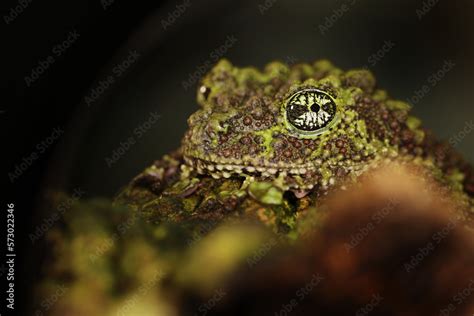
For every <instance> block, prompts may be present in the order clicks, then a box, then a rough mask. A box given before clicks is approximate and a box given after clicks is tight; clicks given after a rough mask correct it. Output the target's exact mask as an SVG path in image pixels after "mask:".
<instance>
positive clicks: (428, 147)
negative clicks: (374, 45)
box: [119, 60, 474, 230]
mask: <svg viewBox="0 0 474 316" xmlns="http://www.w3.org/2000/svg"><path fill="white" fill-rule="evenodd" d="M303 89H318V90H321V91H324V92H325V93H327V94H329V95H330V96H331V97H332V98H333V100H334V101H335V103H336V106H337V116H336V119H335V121H334V123H333V124H331V125H330V127H329V128H327V129H326V130H324V131H322V132H321V133H319V134H317V135H307V134H304V133H299V132H298V131H296V130H295V129H294V128H291V126H290V125H289V123H288V122H287V121H286V120H285V115H284V109H285V106H286V103H287V100H288V99H289V98H290V97H291V96H292V95H294V93H296V92H298V91H301V90H303ZM197 102H198V104H199V105H200V108H199V109H198V110H197V111H196V112H195V113H194V114H192V115H191V116H190V118H189V119H188V125H189V128H188V130H187V132H186V133H185V136H184V138H183V140H182V145H181V147H180V148H179V150H178V151H177V152H176V153H174V154H172V155H171V156H167V157H165V159H164V160H161V161H158V162H156V163H155V164H154V165H153V166H151V167H150V168H148V169H147V170H145V171H144V172H143V173H142V174H140V175H139V176H138V177H137V178H135V180H134V181H133V183H132V185H131V186H130V187H129V188H127V189H126V190H124V191H123V192H122V193H121V194H120V196H119V200H121V201H122V202H125V203H126V204H129V205H132V206H134V207H135V208H136V209H139V210H141V211H142V212H144V213H145V214H149V215H150V216H151V218H153V219H156V220H159V221H161V220H162V219H166V218H169V217H171V218H174V219H176V218H185V217H189V216H191V217H196V218H200V219H204V220H205V219H219V218H222V217H226V216H227V215H224V214H227V213H233V212H234V213H236V214H237V215H241V214H247V213H252V214H256V213H258V212H262V210H264V211H265V212H267V211H269V212H267V213H266V215H262V214H261V213H260V214H259V215H258V216H259V217H260V218H264V219H265V220H268V221H275V219H274V217H275V216H271V215H269V214H273V215H275V214H278V215H277V216H276V222H279V224H282V223H284V225H283V226H286V229H288V227H289V228H290V230H291V228H292V227H293V225H292V224H291V223H293V222H294V220H295V218H296V217H297V216H298V213H301V212H302V211H305V210H307V208H308V207H311V206H318V205H320V204H321V203H319V202H320V201H321V200H322V199H323V198H324V196H325V195H326V194H327V193H328V192H329V191H330V190H332V189H335V188H340V187H342V188H344V186H345V185H346V184H347V183H351V182H356V180H357V179H358V177H359V176H361V175H363V174H365V173H366V172H367V171H369V170H371V169H373V168H376V167H377V166H380V165H383V164H384V163H387V162H389V163H390V162H391V161H398V162H400V163H402V164H411V165H415V166H417V167H420V168H421V169H423V170H424V171H423V172H422V173H423V174H428V175H430V176H432V177H434V178H435V179H436V180H437V181H438V182H440V183H441V184H442V185H443V186H444V187H446V188H447V190H448V191H449V194H454V195H455V198H456V199H457V200H458V201H459V202H460V204H462V205H463V209H464V210H465V211H463V213H464V214H468V216H466V218H470V217H471V216H470V214H472V205H473V203H472V196H473V195H474V177H473V172H472V169H471V167H470V166H469V165H468V164H467V163H465V162H464V160H463V159H462V158H461V157H460V156H459V155H458V154H456V153H455V152H454V151H453V150H452V149H451V148H450V147H449V146H447V145H445V144H443V143H441V142H438V141H436V140H435V139H434V138H433V137H432V136H431V135H430V133H429V132H428V131H426V130H425V129H424V128H422V126H421V121H420V120H419V119H417V118H415V117H414V116H411V115H410V106H409V105H408V104H407V103H405V102H403V101H399V100H395V99H392V98H391V97H390V96H389V95H388V94H387V92H386V91H384V90H380V89H378V88H377V87H376V81H375V78H374V76H373V74H372V73H371V72H369V71H367V70H350V71H346V72H344V71H342V70H341V69H339V68H337V67H335V66H333V65H332V64H331V63H330V62H329V61H326V60H322V61H317V62H315V63H313V64H297V65H292V66H289V65H286V64H283V63H280V62H272V63H270V64H268V65H267V66H266V67H265V68H264V70H263V71H259V70H258V69H256V68H253V67H247V68H238V67H235V66H233V65H232V64H231V63H230V62H229V61H227V60H221V61H220V62H219V63H218V64H217V65H216V66H215V67H214V68H213V69H211V70H210V71H209V73H208V74H207V75H205V76H204V78H203V79H202V81H201V84H200V86H199V87H198V91H197ZM208 202H209V205H208ZM211 202H212V203H211ZM249 210H252V211H249ZM165 214H166V215H165ZM216 214H219V215H216ZM282 214H283V215H282ZM295 214H296V215H295ZM288 223H290V224H288ZM277 226H278V225H277ZM280 226H281V225H280Z"/></svg>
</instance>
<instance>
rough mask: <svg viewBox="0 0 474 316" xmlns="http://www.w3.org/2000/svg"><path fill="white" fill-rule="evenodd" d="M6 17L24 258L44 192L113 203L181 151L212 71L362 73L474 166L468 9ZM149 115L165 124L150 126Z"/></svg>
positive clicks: (10, 147)
mask: <svg viewBox="0 0 474 316" xmlns="http://www.w3.org/2000/svg"><path fill="white" fill-rule="evenodd" d="M18 6H21V8H19V7H18ZM12 10H14V11H15V12H13V13H12ZM1 13H2V16H3V21H1V23H0V24H1V32H2V38H3V39H5V41H4V44H3V45H2V46H3V47H2V51H3V52H4V53H5V54H6V55H5V57H3V58H2V60H1V62H2V63H3V64H4V65H3V66H2V75H3V76H2V83H1V86H2V88H3V89H4V95H6V96H9V95H12V96H13V97H14V99H13V102H2V104H1V107H0V120H1V122H2V124H1V125H2V126H3V128H5V131H4V132H3V133H2V136H3V137H4V138H5V147H4V148H5V149H4V154H3V156H4V158H5V159H6V163H5V164H4V165H3V166H4V167H5V171H4V180H5V182H6V188H7V190H6V191H5V196H4V198H5V199H6V200H7V201H14V202H15V203H16V204H17V210H16V212H17V222H16V225H17V239H18V240H19V241H18V243H20V246H21V247H23V246H24V247H27V246H31V243H30V242H29V239H28V233H29V232H31V231H32V230H33V229H34V226H33V221H35V220H36V221H38V220H41V218H42V217H41V216H42V215H39V214H37V212H36V211H34V210H38V209H40V208H41V206H42V205H43V201H44V200H43V197H44V192H48V190H50V189H53V190H66V191H72V190H74V189H77V188H80V189H81V190H83V191H85V196H86V197H96V196H106V197H112V196H113V195H114V194H115V193H116V192H117V191H118V190H119V189H120V187H121V186H123V185H125V184H126V183H127V182H128V181H130V179H131V178H132V177H133V176H134V175H136V174H137V173H138V172H140V171H141V170H142V169H143V168H145V167H146V166H148V165H149V164H150V163H151V162H152V161H153V160H155V159H158V158H159V157H160V156H162V155H163V154H164V153H166V152H169V151H170V150H173V149H175V148H176V147H178V146H179V142H180V139H181V137H182V134H183V132H184V131H185V129H186V118H187V117H188V116H189V115H190V114H191V113H192V112H194V111H195V110H196V109H197V104H196V102H195V91H196V86H197V84H198V82H197V80H196V79H197V78H198V77H199V76H200V75H201V74H202V73H203V72H205V71H207V70H209V69H210V67H211V66H212V65H213V64H214V63H215V61H216V60H217V58H218V57H225V58H228V59H229V60H231V61H232V62H233V63H234V64H236V65H238V66H248V65H254V66H258V67H263V66H264V65H265V64H266V63H267V62H269V61H272V60H274V59H279V60H282V61H286V62H290V63H297V62H313V61H314V60H317V59H321V58H328V59H330V60H332V61H333V63H334V64H336V65H337V66H339V67H341V68H343V69H348V68H358V67H368V68H369V69H371V70H372V71H373V72H374V73H375V75H376V77H377V79H378V83H379V87H381V88H384V89H387V90H388V91H389V93H390V94H391V95H392V96H393V97H395V98H398V99H401V100H407V99H410V100H411V101H412V103H413V111H414V113H415V114H416V115H417V116H419V117H420V118H422V119H423V122H424V124H425V126H427V127H429V128H431V129H432V130H434V132H435V133H436V134H437V135H439V137H442V138H444V139H446V140H449V139H454V138H456V139H457V140H456V141H455V145H456V147H457V148H458V149H459V151H461V152H462V153H463V154H464V155H465V157H466V158H467V159H468V160H470V161H474V151H473V150H472V148H473V146H474V136H472V135H471V134H469V133H467V135H464V134H463V133H462V131H463V129H464V128H466V127H468V126H469V125H467V124H468V123H469V122H470V121H472V120H473V119H474V107H473V106H472V97H471V93H472V90H473V89H472V88H473V81H472V76H473V75H474V42H473V35H474V2H472V1H470V0H459V1H447V0H425V1H422V0H404V1H401V0H398V1H395V0H385V1H378V0H337V1H335V0H331V1H330V0H324V1H323V0H319V1H314V0H312V1H310V0H301V1H293V0H292V1H290V0H261V1H258V0H257V1H250V0H247V1H223V0H201V1H195V0H179V1H162V2H145V1H120V0H96V1H68V2H66V1H63V2H59V1H51V2H49V1H48V3H45V2H36V1H18V0H17V1H4V2H3V3H2V8H1ZM58 45H60V46H59V48H58ZM443 67H444V70H442V69H443ZM40 68H43V69H40ZM35 71H36V73H38V72H42V73H40V74H37V75H35V74H33V72H35ZM424 86H426V87H425V88H423V87H424ZM150 113H155V114H156V115H159V119H158V120H157V121H156V122H153V121H150V124H147V123H146V122H147V121H148V120H149V119H150V118H151V116H150ZM137 128H138V129H140V131H141V132H140V133H138V132H137V130H136V129H137ZM471 129H472V128H471ZM55 130H56V131H58V130H59V131H60V132H59V133H58V132H57V133H56V134H54V131H55ZM467 130H469V128H467ZM58 135H59V137H57V136H58ZM473 135H474V134H473ZM48 137H50V139H49V140H48ZM131 140H132V141H131ZM45 142H46V143H45ZM39 144H43V145H39ZM127 144H128V146H127ZM38 146H40V147H38ZM114 151H116V152H121V153H119V154H118V155H115V156H114ZM32 153H37V158H35V159H34V161H33V162H32V163H28V164H26V168H25V170H24V171H22V172H21V173H20V175H19V176H18V177H15V179H14V180H13V181H11V174H12V172H14V171H15V169H16V167H17V166H19V165H20V164H21V163H22V162H24V159H25V157H30V156H31V154H32ZM45 211H48V210H45ZM20 246H17V247H20ZM25 259H26V257H23V258H21V260H23V261H26V260H25ZM28 260H29V262H30V263H31V262H32V261H33V260H34V258H33V259H28ZM26 269H27V270H28V267H27V268H26ZM17 282H19V281H17Z"/></svg>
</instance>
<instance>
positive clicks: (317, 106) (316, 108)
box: [311, 103, 320, 112]
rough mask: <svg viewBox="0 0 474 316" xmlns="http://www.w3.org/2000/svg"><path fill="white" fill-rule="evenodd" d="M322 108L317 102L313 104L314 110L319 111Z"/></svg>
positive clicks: (312, 108)
mask: <svg viewBox="0 0 474 316" xmlns="http://www.w3.org/2000/svg"><path fill="white" fill-rule="evenodd" d="M319 110H320V106H319V105H318V104H316V103H314V104H313V105H311V111H313V112H319Z"/></svg>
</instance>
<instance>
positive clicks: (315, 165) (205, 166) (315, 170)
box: [184, 156, 362, 189]
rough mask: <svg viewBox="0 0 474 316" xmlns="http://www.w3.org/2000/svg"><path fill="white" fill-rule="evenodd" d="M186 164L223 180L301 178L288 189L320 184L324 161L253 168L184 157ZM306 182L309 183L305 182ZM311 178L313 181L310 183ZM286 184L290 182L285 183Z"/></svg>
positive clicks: (351, 169)
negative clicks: (239, 178)
mask: <svg viewBox="0 0 474 316" xmlns="http://www.w3.org/2000/svg"><path fill="white" fill-rule="evenodd" d="M184 161H185V163H186V165H187V166H188V167H190V168H191V169H192V170H195V171H196V172H197V173H198V174H201V175H210V176H212V177H213V178H215V179H220V178H226V179H227V178H231V177H232V176H237V177H238V176H241V177H249V176H250V177H254V178H267V179H268V178H269V179H277V178H281V179H282V180H285V179H295V178H300V179H301V181H297V182H299V183H297V182H294V181H289V182H291V184H290V183H289V187H292V188H302V187H304V188H305V189H312V188H313V187H314V186H315V185H316V184H317V183H314V179H315V177H317V175H319V174H321V167H322V164H323V162H322V161H321V160H319V159H317V160H315V161H312V162H311V163H303V164H285V163H277V164H275V163H267V164H260V165H253V164H249V163H245V162H244V163H243V162H242V161H240V162H239V161H232V160H229V161H224V160H220V161H211V160H206V159H202V158H196V157H189V156H184ZM325 167H326V168H330V169H332V168H335V167H342V168H344V169H345V170H346V171H347V172H356V173H358V172H359V171H361V169H362V166H361V165H341V164H337V165H334V166H332V165H326V166H325ZM305 179H306V180H305ZM310 179H313V181H311V180H310ZM284 182H287V181H284ZM333 182H334V179H327V181H326V180H322V182H321V183H320V184H321V185H322V186H328V185H331V184H333Z"/></svg>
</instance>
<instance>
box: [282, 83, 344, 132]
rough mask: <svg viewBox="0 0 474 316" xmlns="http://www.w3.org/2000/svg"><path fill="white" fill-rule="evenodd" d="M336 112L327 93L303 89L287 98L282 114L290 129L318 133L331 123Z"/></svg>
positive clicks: (333, 103) (333, 102)
mask: <svg viewBox="0 0 474 316" xmlns="http://www.w3.org/2000/svg"><path fill="white" fill-rule="evenodd" d="M336 112H337V106H336V103H335V101H334V99H333V98H332V97H331V96H330V95H329V94H327V93H326V92H324V91H321V90H318V89H305V90H300V91H298V92H296V93H294V94H293V95H292V96H291V97H290V98H289V99H288V100H287V102H286V104H285V106H284V113H283V114H284V117H285V121H286V123H287V125H288V127H289V129H290V130H293V131H296V132H298V133H301V134H305V135H318V134H321V133H322V132H323V131H325V130H327V128H328V127H329V126H330V125H332V123H333V122H334V120H335V118H336Z"/></svg>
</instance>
